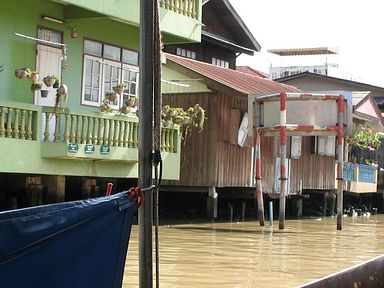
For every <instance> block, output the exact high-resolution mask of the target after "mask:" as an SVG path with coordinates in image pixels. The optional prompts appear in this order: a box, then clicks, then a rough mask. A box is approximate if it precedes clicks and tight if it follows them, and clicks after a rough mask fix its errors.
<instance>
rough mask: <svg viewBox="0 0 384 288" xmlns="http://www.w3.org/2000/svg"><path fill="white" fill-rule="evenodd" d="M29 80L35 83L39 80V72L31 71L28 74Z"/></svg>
mask: <svg viewBox="0 0 384 288" xmlns="http://www.w3.org/2000/svg"><path fill="white" fill-rule="evenodd" d="M29 80H31V82H32V83H36V82H38V81H39V72H37V71H32V72H31V73H30V74H29Z"/></svg>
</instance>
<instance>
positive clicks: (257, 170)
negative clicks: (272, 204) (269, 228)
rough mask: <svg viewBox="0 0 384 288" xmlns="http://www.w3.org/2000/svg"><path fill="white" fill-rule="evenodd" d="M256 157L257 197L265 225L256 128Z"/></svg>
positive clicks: (262, 223) (261, 220)
mask: <svg viewBox="0 0 384 288" xmlns="http://www.w3.org/2000/svg"><path fill="white" fill-rule="evenodd" d="M255 130H256V131H255V142H256V143H255V156H256V157H255V158H256V161H255V162H256V165H255V166H256V167H255V170H256V173H255V174H256V199H257V211H258V215H259V222H260V226H264V225H265V223H264V221H265V219H264V200H263V188H262V185H261V153H260V134H259V131H257V129H255Z"/></svg>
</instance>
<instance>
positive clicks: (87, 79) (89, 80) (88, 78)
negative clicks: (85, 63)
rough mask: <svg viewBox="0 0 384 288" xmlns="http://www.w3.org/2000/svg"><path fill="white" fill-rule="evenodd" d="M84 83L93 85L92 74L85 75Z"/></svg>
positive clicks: (88, 85)
mask: <svg viewBox="0 0 384 288" xmlns="http://www.w3.org/2000/svg"><path fill="white" fill-rule="evenodd" d="M84 78H85V79H84V85H85V86H87V87H90V86H91V83H92V82H91V75H90V74H85V77H84Z"/></svg>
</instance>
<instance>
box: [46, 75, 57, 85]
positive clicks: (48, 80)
mask: <svg viewBox="0 0 384 288" xmlns="http://www.w3.org/2000/svg"><path fill="white" fill-rule="evenodd" d="M43 82H44V84H45V85H46V86H47V87H51V86H53V84H55V82H56V77H55V76H53V75H47V76H45V77H44V78H43Z"/></svg>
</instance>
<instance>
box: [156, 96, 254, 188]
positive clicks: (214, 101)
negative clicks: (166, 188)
mask: <svg viewBox="0 0 384 288" xmlns="http://www.w3.org/2000/svg"><path fill="white" fill-rule="evenodd" d="M196 103H199V104H200V105H201V107H203V108H204V109H206V116H207V118H208V119H206V123H205V128H204V130H203V131H202V132H201V133H196V132H195V133H194V134H193V136H192V138H189V139H188V141H186V144H185V145H182V153H181V179H180V181H169V182H167V184H174V185H181V186H216V187H246V186H247V185H248V183H249V173H250V165H251V148H249V147H247V148H241V147H240V146H238V145H233V144H229V134H228V129H229V128H228V127H230V125H229V121H230V117H229V116H230V110H231V108H235V109H240V110H242V111H243V112H246V110H247V98H246V97H245V96H244V97H233V98H232V97H229V96H226V95H225V94H221V93H210V94H208V93H207V94H191V95H185V94H178V95H164V97H163V104H164V105H166V104H168V105H170V106H171V107H183V108H188V107H189V106H193V105H195V104H196Z"/></svg>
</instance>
